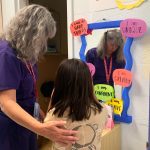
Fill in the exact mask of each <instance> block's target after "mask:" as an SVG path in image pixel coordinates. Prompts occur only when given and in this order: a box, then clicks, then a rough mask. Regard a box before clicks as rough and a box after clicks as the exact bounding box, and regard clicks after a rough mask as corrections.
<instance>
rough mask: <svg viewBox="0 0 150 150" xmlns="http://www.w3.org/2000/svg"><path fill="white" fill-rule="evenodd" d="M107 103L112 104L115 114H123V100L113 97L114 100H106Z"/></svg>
mask: <svg viewBox="0 0 150 150" xmlns="http://www.w3.org/2000/svg"><path fill="white" fill-rule="evenodd" d="M106 104H107V105H109V106H112V108H113V112H114V114H116V115H120V116H121V113H122V110H123V100H121V99H117V98H113V99H112V100H110V101H108V102H106Z"/></svg>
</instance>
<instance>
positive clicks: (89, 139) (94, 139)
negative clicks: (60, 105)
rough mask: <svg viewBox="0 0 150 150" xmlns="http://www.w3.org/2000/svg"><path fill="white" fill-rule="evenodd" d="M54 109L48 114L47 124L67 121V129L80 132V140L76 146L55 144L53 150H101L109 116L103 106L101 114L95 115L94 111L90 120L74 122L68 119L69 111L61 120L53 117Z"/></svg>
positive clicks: (55, 116)
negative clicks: (103, 132) (53, 121)
mask: <svg viewBox="0 0 150 150" xmlns="http://www.w3.org/2000/svg"><path fill="white" fill-rule="evenodd" d="M54 109H55V108H53V109H52V110H51V111H49V112H48V113H47V116H46V118H45V122H47V121H49V120H65V121H66V122H67V124H66V128H67V129H73V130H77V131H79V133H78V135H77V137H79V140H78V141H77V142H76V143H75V144H74V145H68V146H67V147H63V146H60V145H59V144H57V143H53V145H52V148H51V150H78V149H79V150H100V147H101V134H102V130H103V129H104V126H105V123H106V120H107V116H108V113H107V110H106V108H105V106H103V109H102V111H101V112H100V113H99V112H98V111H97V112H96V114H95V113H94V111H93V110H92V111H91V115H90V118H89V119H87V120H82V121H74V122H72V120H70V119H68V115H67V114H68V113H67V111H66V112H65V113H64V115H63V117H61V118H60V117H59V118H58V117H57V115H53V112H54Z"/></svg>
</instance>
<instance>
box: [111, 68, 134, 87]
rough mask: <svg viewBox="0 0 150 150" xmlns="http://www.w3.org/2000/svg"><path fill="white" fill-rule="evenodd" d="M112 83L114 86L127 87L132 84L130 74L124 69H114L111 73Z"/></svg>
mask: <svg viewBox="0 0 150 150" xmlns="http://www.w3.org/2000/svg"><path fill="white" fill-rule="evenodd" d="M113 81H114V82H115V84H116V85H121V86H123V87H128V86H130V85H131V82H132V73H131V72H130V71H128V70H126V69H116V70H114V72H113Z"/></svg>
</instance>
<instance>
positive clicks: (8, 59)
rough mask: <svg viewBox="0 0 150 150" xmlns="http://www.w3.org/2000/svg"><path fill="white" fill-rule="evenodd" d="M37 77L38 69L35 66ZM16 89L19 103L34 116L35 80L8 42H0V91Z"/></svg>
mask: <svg viewBox="0 0 150 150" xmlns="http://www.w3.org/2000/svg"><path fill="white" fill-rule="evenodd" d="M34 71H35V74H36V76H37V69H36V66H34ZM7 89H16V100H17V103H18V104H19V105H20V106H22V107H23V108H24V109H25V110H26V111H28V112H29V113H30V114H33V106H34V102H35V94H34V84H33V78H32V76H31V74H30V72H29V71H28V70H27V68H26V65H25V64H24V63H23V62H22V61H21V60H20V59H18V58H17V57H16V54H15V51H14V49H12V48H11V47H10V46H9V44H8V42H6V41H0V91H2V90H7Z"/></svg>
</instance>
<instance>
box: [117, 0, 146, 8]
mask: <svg viewBox="0 0 150 150" xmlns="http://www.w3.org/2000/svg"><path fill="white" fill-rule="evenodd" d="M144 1H145V0H116V3H117V6H118V8H119V9H132V8H135V7H138V6H140V5H141V4H142V3H143V2H144Z"/></svg>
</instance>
